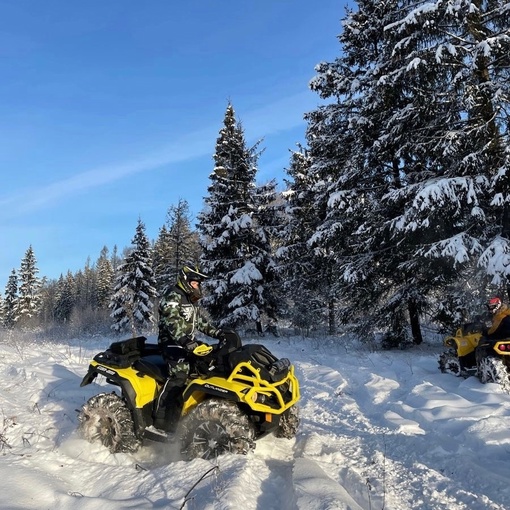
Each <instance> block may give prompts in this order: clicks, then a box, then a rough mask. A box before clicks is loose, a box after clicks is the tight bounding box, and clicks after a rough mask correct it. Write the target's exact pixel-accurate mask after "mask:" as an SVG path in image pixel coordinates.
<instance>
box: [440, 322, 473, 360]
mask: <svg viewBox="0 0 510 510" xmlns="http://www.w3.org/2000/svg"><path fill="white" fill-rule="evenodd" d="M480 338H482V333H480V332H474V333H467V334H463V331H462V329H460V328H459V329H458V330H457V331H456V332H455V335H452V336H447V337H446V338H445V339H444V344H445V345H447V346H449V347H455V348H456V350H457V355H458V356H466V355H468V354H470V353H471V352H473V351H474V350H475V349H476V347H477V346H478V343H479V342H480ZM452 343H453V345H452Z"/></svg>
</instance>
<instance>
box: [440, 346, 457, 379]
mask: <svg viewBox="0 0 510 510" xmlns="http://www.w3.org/2000/svg"><path fill="white" fill-rule="evenodd" d="M439 370H441V372H442V373H443V374H452V375H456V376H457V377H460V376H461V375H462V370H461V366H460V360H459V357H458V356H457V354H456V353H455V352H454V351H445V352H442V353H441V354H440V355H439Z"/></svg>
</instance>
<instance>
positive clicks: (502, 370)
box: [478, 356, 510, 393]
mask: <svg viewBox="0 0 510 510" xmlns="http://www.w3.org/2000/svg"><path fill="white" fill-rule="evenodd" d="M478 378H479V379H480V381H481V382H482V383H484V384H485V383H496V384H499V385H500V386H501V387H502V389H503V390H504V391H505V392H507V393H510V375H509V373H508V370H507V368H506V366H505V364H504V363H503V360H501V359H499V358H496V357H494V356H484V357H483V358H481V359H480V361H479V362H478Z"/></svg>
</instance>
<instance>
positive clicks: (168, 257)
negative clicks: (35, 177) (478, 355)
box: [0, 0, 510, 347]
mask: <svg viewBox="0 0 510 510" xmlns="http://www.w3.org/2000/svg"><path fill="white" fill-rule="evenodd" d="M338 41H339V50H338V57H337V58H336V59H335V60H334V61H332V62H321V63H318V64H317V66H316V68H315V76H314V77H313V78H312V80H311V81H310V83H309V86H310V88H311V89H312V90H313V91H314V92H316V93H317V95H318V99H320V100H321V105H320V106H318V107H317V109H316V110H314V111H311V112H304V118H305V120H306V123H307V127H306V133H305V135H306V136H305V139H306V144H304V145H303V146H298V147H297V149H296V150H291V151H290V152H289V164H288V168H286V169H285V170H286V175H287V177H286V179H285V185H284V186H283V188H284V189H279V187H278V184H277V182H276V180H273V181H269V182H266V183H262V184H261V183H259V182H257V171H258V164H259V157H260V154H261V151H262V150H263V147H262V146H261V144H262V142H261V143H258V144H255V145H254V146H248V144H247V142H246V139H245V134H244V127H243V125H242V124H241V122H240V121H239V120H238V119H237V116H236V112H235V110H234V107H233V104H232V103H229V104H228V105H227V108H226V112H225V116H224V119H223V123H222V125H221V129H220V131H219V134H218V138H217V141H216V148H215V153H214V156H213V158H214V164H213V165H211V166H212V168H211V169H210V183H209V186H208V189H207V194H206V196H205V197H204V208H203V210H202V211H201V212H200V213H199V214H198V216H197V218H196V220H195V222H194V223H193V222H192V216H191V214H190V211H189V207H188V203H187V201H186V199H185V197H184V198H183V199H181V200H180V201H179V203H177V204H172V205H170V206H169V209H168V214H167V221H166V222H165V224H164V225H163V226H161V228H160V229H159V235H158V237H157V239H155V240H150V239H148V237H147V234H146V227H145V225H144V223H143V221H142V219H141V218H139V219H138V223H137V224H136V229H135V230H134V236H133V239H132V242H131V245H130V246H128V247H126V248H124V249H123V250H122V252H118V250H117V248H116V247H113V249H111V250H110V249H109V248H108V247H104V248H103V250H102V251H101V253H100V254H99V255H98V258H97V260H95V261H90V260H89V261H88V262H87V264H86V266H85V267H84V268H83V269H81V270H79V271H77V272H76V273H72V272H70V271H67V272H66V270H65V268H63V272H62V275H61V276H60V278H59V279H58V280H48V279H47V278H44V277H43V276H41V275H39V271H38V268H37V254H36V253H34V250H33V249H32V246H31V245H30V240H27V245H29V247H28V249H27V251H26V254H25V256H24V257H23V259H22V260H21V264H20V267H19V269H13V270H12V272H11V274H10V277H9V279H8V282H7V285H6V288H5V291H4V293H3V295H2V296H1V298H0V299H1V300H0V311H1V313H0V321H1V324H2V328H4V329H5V330H6V331H16V330H19V331H25V330H37V329H43V330H44V331H48V330H50V331H53V332H58V331H62V332H64V333H66V334H69V332H75V333H97V332H105V331H110V330H112V329H113V330H114V331H116V332H118V333H119V334H132V335H137V334H140V333H143V332H147V331H154V328H155V326H156V324H157V303H158V297H159V296H160V295H161V294H162V292H164V288H165V287H166V286H167V285H172V284H173V283H174V281H175V275H176V271H177V269H178V268H179V267H180V266H181V265H182V264H183V263H188V262H189V263H193V264H197V265H199V267H200V269H201V270H202V271H203V272H205V273H207V274H209V275H210V279H209V280H208V281H207V283H206V284H205V297H204V298H203V299H202V305H203V306H204V308H205V309H206V310H207V312H208V314H209V315H210V317H211V319H213V320H214V321H215V322H216V323H217V324H218V325H219V326H221V327H229V328H230V327H233V328H238V329H240V330H243V329H247V328H258V329H259V331H260V330H264V328H266V327H267V326H268V325H272V324H278V326H279V327H281V328H289V329H292V330H293V331H299V332H300V333H303V334H306V335H308V334H313V332H314V331H317V330H320V331H321V332H322V333H326V334H331V335H333V334H335V333H336V332H337V331H338V329H339V328H342V329H343V330H350V331H352V332H353V333H356V334H357V335H358V336H359V337H360V338H362V339H367V340H368V339H370V340H373V339H374V338H375V339H377V340H378V341H380V342H382V343H383V345H385V346H387V347H392V346H403V345H405V344H409V343H414V344H419V343H421V342H422V336H423V328H424V327H425V326H429V325H433V326H434V327H435V328H436V329H438V330H439V331H444V330H449V329H451V328H452V327H453V326H455V325H458V324H459V323H460V322H462V321H463V320H465V319H466V318H467V317H470V316H473V315H476V314H480V313H481V312H483V303H484V302H485V300H486V298H487V297H488V296H489V295H490V294H493V293H497V294H499V295H500V296H501V297H504V298H506V297H508V294H509V288H510V286H509V277H510V209H509V206H510V143H509V127H510V126H509V117H510V108H509V105H510V101H509V100H510V4H509V3H506V2H504V1H501V0H477V1H471V0H470V1H465V0H445V1H442V2H433V3H426V2H418V3H416V2H407V1H402V0H388V1H384V2H382V1H380V0H358V2H357V7H356V9H355V10H352V11H347V13H346V15H345V16H344V19H343V20H342V26H341V33H340V35H339V36H338ZM134 223H135V221H134ZM62 263H63V264H65V260H63V261H62Z"/></svg>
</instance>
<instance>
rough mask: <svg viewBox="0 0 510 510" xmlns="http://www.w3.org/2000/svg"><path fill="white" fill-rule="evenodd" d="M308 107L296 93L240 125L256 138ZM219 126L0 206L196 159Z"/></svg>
mask: <svg viewBox="0 0 510 510" xmlns="http://www.w3.org/2000/svg"><path fill="white" fill-rule="evenodd" d="M234 107H235V105H234ZM311 107H312V101H311V94H310V92H307V93H300V94H296V95H293V96H289V97H286V98H283V99H281V100H279V101H276V102H274V103H272V104H270V105H267V106H264V107H262V108H259V109H257V110H253V111H251V112H248V113H247V114H245V115H243V116H242V118H241V120H242V122H243V127H244V128H245V129H246V128H247V126H249V128H250V129H249V130H250V132H251V133H256V135H255V136H257V138H259V137H264V136H267V135H270V134H274V133H278V132H282V131H286V130H289V129H292V128H295V127H297V126H299V125H302V124H303V122H304V121H303V114H304V112H305V111H307V108H311ZM220 127H221V121H220V122H218V124H217V125H215V126H214V127H213V126H211V127H208V128H206V129H202V130H199V131H195V132H192V133H189V134H188V135H185V136H183V137H181V138H180V139H179V140H178V141H176V142H175V143H174V144H172V145H171V146H169V147H165V148H164V149H162V150H161V151H160V152H159V153H155V154H152V155H150V156H147V157H143V158H140V159H138V160H135V161H130V162H127V163H119V164H111V165H104V166H100V167H97V168H93V169H91V170H88V171H85V172H82V173H79V174H76V175H73V176H71V177H68V178H65V179H62V180H60V181H56V182H53V183H51V184H48V185H45V186H40V187H38V188H28V189H25V190H23V191H21V192H19V193H16V194H14V195H11V196H8V197H4V198H0V209H1V210H2V211H3V214H2V215H3V216H4V218H5V215H6V214H9V215H10V216H11V217H12V216H13V215H19V214H24V213H29V212H33V211H36V210H39V209H41V208H44V207H46V206H48V205H51V204H54V203H55V202H56V201H58V200H59V199H61V198H63V197H65V198H69V197H70V196H72V195H73V194H76V193H81V192H84V191H88V190H90V189H93V188H97V187H100V186H102V185H105V184H109V183H112V182H115V181H118V180H120V179H123V178H125V177H128V176H132V175H134V174H138V173H142V172H147V171H151V170H154V169H156V168H161V167H162V166H165V165H170V164H174V163H178V162H182V161H187V160H191V159H196V158H199V157H202V156H205V155H207V154H211V153H212V151H213V150H214V142H215V140H216V137H217V135H218V130H219V128H220Z"/></svg>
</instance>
